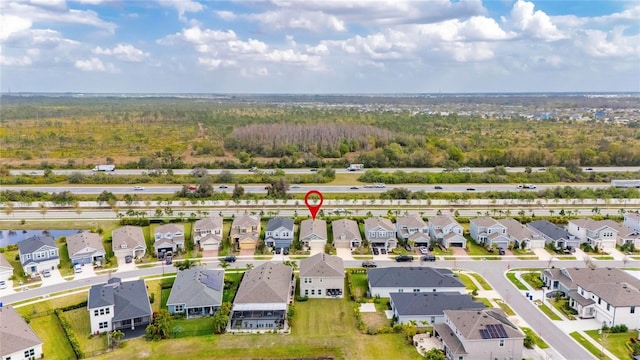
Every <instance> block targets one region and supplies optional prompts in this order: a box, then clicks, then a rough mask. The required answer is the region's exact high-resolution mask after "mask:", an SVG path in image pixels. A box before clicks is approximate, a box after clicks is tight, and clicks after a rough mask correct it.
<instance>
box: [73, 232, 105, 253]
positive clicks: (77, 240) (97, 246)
mask: <svg viewBox="0 0 640 360" xmlns="http://www.w3.org/2000/svg"><path fill="white" fill-rule="evenodd" d="M67 248H68V250H69V255H70V256H72V255H74V254H76V253H78V252H80V251H82V250H85V249H87V248H89V249H92V250H93V252H95V251H99V252H103V253H104V246H103V245H102V238H101V237H100V235H99V234H96V233H92V232H88V231H83V232H81V233H78V234H73V235H70V236H68V237H67Z"/></svg>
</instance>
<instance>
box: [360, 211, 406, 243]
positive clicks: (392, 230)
mask: <svg viewBox="0 0 640 360" xmlns="http://www.w3.org/2000/svg"><path fill="white" fill-rule="evenodd" d="M364 233H365V236H366V237H367V240H368V241H369V245H370V246H371V247H372V248H373V247H377V248H382V249H386V250H391V249H394V248H395V247H396V245H397V244H398V239H397V237H396V227H395V226H393V223H392V222H391V220H389V219H387V218H383V217H380V216H378V217H374V218H366V219H364Z"/></svg>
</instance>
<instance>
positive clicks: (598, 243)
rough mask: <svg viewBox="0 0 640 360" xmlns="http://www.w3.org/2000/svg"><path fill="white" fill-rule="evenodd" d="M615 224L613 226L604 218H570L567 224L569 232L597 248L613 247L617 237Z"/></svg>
mask: <svg viewBox="0 0 640 360" xmlns="http://www.w3.org/2000/svg"><path fill="white" fill-rule="evenodd" d="M616 228H617V226H616V227H615V228H614V227H612V226H611V225H610V223H609V222H608V221H606V220H602V221H595V220H593V219H572V220H569V223H568V224H567V231H568V232H569V234H571V235H573V236H575V237H576V238H578V239H579V240H580V242H587V243H589V245H591V246H593V247H594V248H595V247H597V248H598V249H601V250H602V249H615V247H616V240H617V238H618V231H617V230H616Z"/></svg>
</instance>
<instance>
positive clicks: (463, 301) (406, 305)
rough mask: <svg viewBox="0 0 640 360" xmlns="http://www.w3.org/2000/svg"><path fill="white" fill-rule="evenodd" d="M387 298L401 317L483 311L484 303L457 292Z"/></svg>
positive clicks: (417, 293)
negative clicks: (446, 312) (473, 310)
mask: <svg viewBox="0 0 640 360" xmlns="http://www.w3.org/2000/svg"><path fill="white" fill-rule="evenodd" d="M389 296H390V297H391V302H392V303H393V305H394V307H395V309H396V311H397V312H398V314H399V315H401V316H402V315H404V316H411V315H415V316H429V315H433V316H436V315H442V314H444V310H470V309H484V303H481V302H477V301H473V298H472V297H471V296H469V295H464V294H460V293H458V292H407V293H390V294H389Z"/></svg>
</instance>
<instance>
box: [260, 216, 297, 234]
mask: <svg viewBox="0 0 640 360" xmlns="http://www.w3.org/2000/svg"><path fill="white" fill-rule="evenodd" d="M280 228H285V229H287V230H290V231H293V219H290V218H286V217H283V216H277V217H274V218H272V219H269V221H268V222H267V226H266V229H265V231H275V230H278V229H280Z"/></svg>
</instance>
